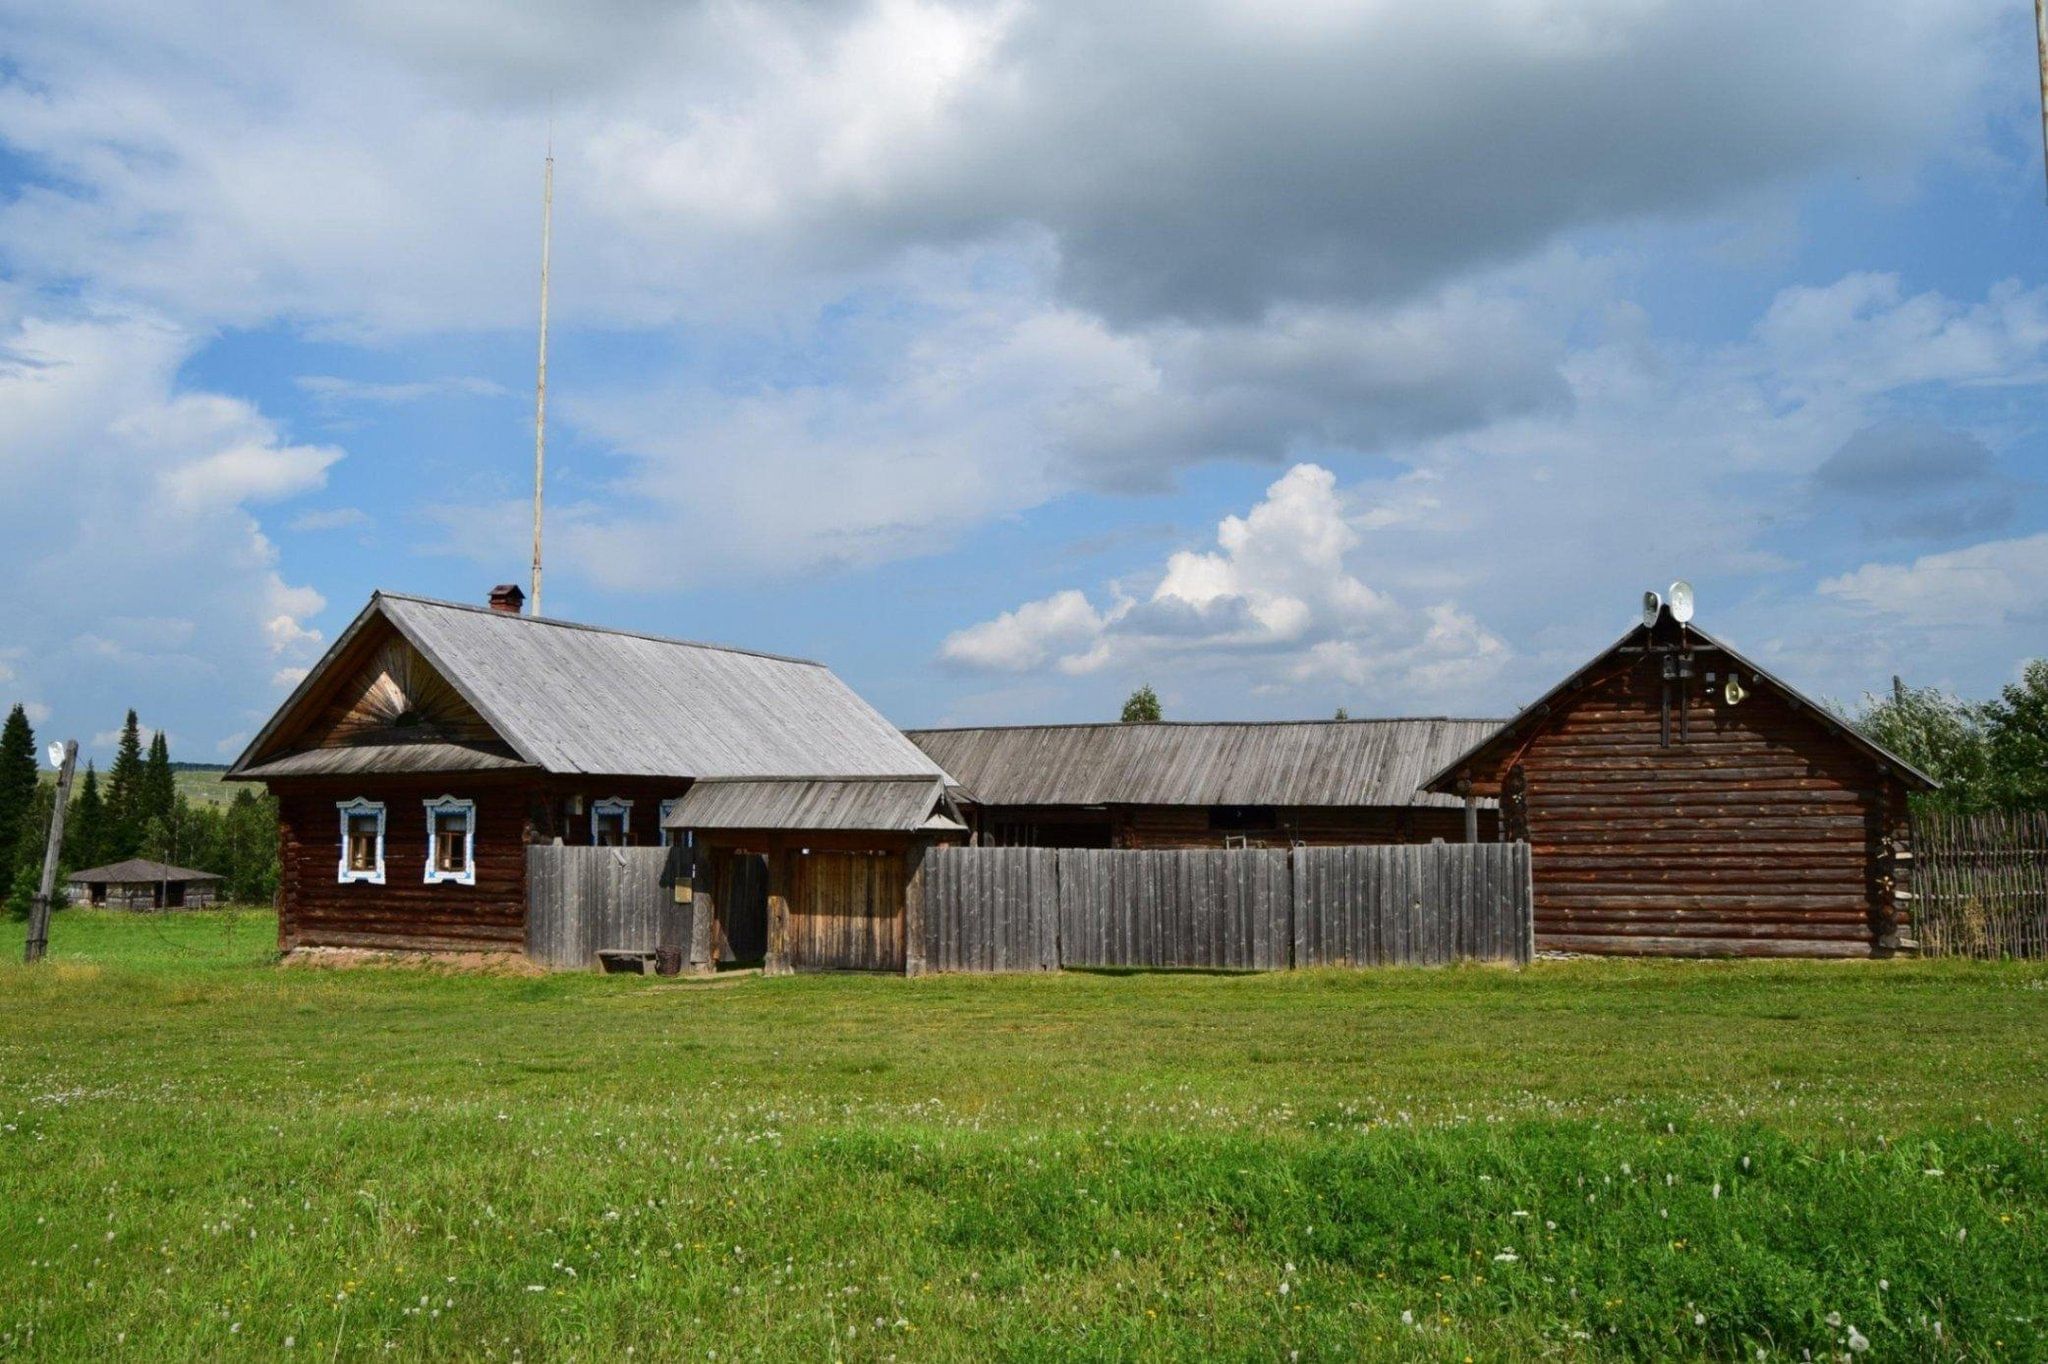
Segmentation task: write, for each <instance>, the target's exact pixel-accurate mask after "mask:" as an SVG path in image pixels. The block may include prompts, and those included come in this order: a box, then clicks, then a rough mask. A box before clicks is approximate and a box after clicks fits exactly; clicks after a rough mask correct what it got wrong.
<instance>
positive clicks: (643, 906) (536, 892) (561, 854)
mask: <svg viewBox="0 0 2048 1364" xmlns="http://www.w3.org/2000/svg"><path fill="white" fill-rule="evenodd" d="M667 857H668V854H667V853H666V851H665V850H663V849H661V848H567V847H554V846H552V845H545V844H544V845H536V846H534V847H531V848H528V849H527V850H526V875H527V895H528V902H529V910H528V915H527V929H526V951H527V955H529V956H530V957H532V958H533V959H534V960H535V961H537V962H539V963H540V964H541V965H542V966H546V967H549V968H552V969H554V970H563V971H573V970H582V969H585V968H588V967H591V966H595V965H596V964H597V954H598V953H599V952H604V951H623V952H653V951H654V950H655V949H656V948H658V947H662V946H664V945H666V946H676V945H679V944H681V943H684V942H687V941H689V938H690V933H689V929H688V927H687V925H685V924H684V923H683V920H684V919H686V918H687V917H688V916H689V914H690V913H691V907H690V906H685V905H678V904H677V903H675V894H674V892H673V891H672V890H669V889H665V888H664V887H663V886H662V885H661V870H662V866H663V864H664V863H665V862H666V861H667Z"/></svg>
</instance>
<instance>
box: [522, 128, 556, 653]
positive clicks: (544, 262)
mask: <svg viewBox="0 0 2048 1364" xmlns="http://www.w3.org/2000/svg"><path fill="white" fill-rule="evenodd" d="M540 205H541V207H540V370H539V375H538V377H537V378H536V379H535V381H534V386H533V602H532V605H531V606H529V607H528V608H527V609H528V610H530V611H531V612H532V613H533V614H534V615H536V616H537V615H539V614H540V497H541V485H542V483H543V482H544V481H545V479H546V475H547V453H548V255H549V253H550V251H551V249H552V247H553V237H554V224H555V146H554V137H553V135H552V134H550V135H549V137H548V160H547V169H546V170H545V171H544V172H543V173H542V176H541V192H540Z"/></svg>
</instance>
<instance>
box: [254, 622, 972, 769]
mask: <svg viewBox="0 0 2048 1364" xmlns="http://www.w3.org/2000/svg"><path fill="white" fill-rule="evenodd" d="M380 623H383V624H388V625H389V626H390V628H391V629H393V630H396V631H397V632H398V633H399V634H400V635H401V636H403V637H404V639H405V640H406V641H407V642H408V643H410V644H411V645H412V646H413V648H415V649H417V650H418V651H419V653H420V655H421V656H422V657H424V658H425V659H426V660H427V662H428V663H429V664H430V665H432V667H433V668H434V670H435V671H436V672H438V673H439V674H440V675H441V676H442V677H443V678H445V679H446V680H447V682H448V684H449V685H450V686H452V687H454V688H455V689H456V690H457V691H458V692H460V693H461V695H462V697H463V699H464V700H466V701H467V702H468V703H469V704H470V705H471V706H473V707H475V709H476V711H477V713H478V714H479V715H481V716H482V717H483V719H484V720H485V721H486V722H487V723H488V724H489V725H490V727H491V729H492V730H493V731H494V732H495V733H496V734H497V735H498V737H499V738H500V739H502V740H503V741H504V744H505V746H506V747H507V748H508V749H509V750H510V751H511V754H512V755H513V756H514V757H516V758H517V759H518V760H519V761H520V762H521V763H524V764H526V765H528V766H531V767H536V768H539V769H541V770H543V771H546V772H552V773H562V774H586V773H587V774H590V775H593V776H616V777H637V776H645V777H671V778H691V779H696V778H704V777H781V776H789V775H792V774H801V775H803V776H822V777H879V776H889V777H908V776H916V777H925V778H937V777H942V776H943V775H944V774H943V773H942V772H941V771H940V769H939V768H938V766H937V765H936V764H935V763H933V762H932V760H931V759H930V758H928V757H926V756H925V754H924V753H923V751H922V750H920V749H919V748H918V747H917V746H916V745H915V744H913V743H911V742H910V741H909V740H908V739H906V738H904V737H903V735H902V733H901V732H900V731H898V730H897V729H896V727H895V726H893V725H891V724H890V723H889V722H888V721H887V720H885V719H883V718H882V716H881V715H880V714H879V713H878V712H877V711H875V709H874V708H873V707H871V706H869V705H868V704H867V703H866V702H865V701H863V700H861V699H860V697H858V696H856V695H855V694H854V693H853V691H852V689H850V688H849V687H848V686H847V685H846V684H845V683H844V682H842V681H840V680H839V679H838V678H837V677H835V676H834V675H833V674H832V672H831V670H830V669H828V668H826V667H824V666H823V665H822V664H818V663H813V662H809V661H807V660H804V659H795V658H784V657H781V656H778V655H775V654H764V653H754V652H750V651H747V650H744V649H731V648H724V647H720V646H717V645H709V644H697V643H692V642H689V641H685V640H676V639H664V638H661V637H659V636H655V635H644V634H635V633H631V632H628V631H624V630H605V629H599V628H597V627H594V626H588V625H576V624H572V623H570V622H568V621H558V620H552V619H549V618H546V617H536V616H523V615H513V614H510V613H507V612H503V611H493V610H489V609H486V608H483V607H475V606H464V605H460V604H457V603H454V602H442V601H433V600H430V599H428V598H424V597H410V596H403V595H400V594H397V593H389V592H379V593H377V594H376V595H374V596H372V597H371V598H370V603H369V605H368V606H366V607H364V608H363V611H362V613H361V614H360V615H358V616H357V617H356V619H355V621H354V622H353V623H351V624H350V625H349V627H348V629H347V630H345V631H344V632H343V633H342V635H341V637H340V638H339V639H337V640H336V641H335V643H334V647H333V648H331V649H329V650H328V652H327V655H326V657H325V658H323V659H322V660H321V662H320V664H319V665H318V666H317V667H315V668H314V669H313V672H312V673H311V674H310V675H309V676H308V677H307V678H306V679H305V680H304V681H303V682H301V683H300V684H299V687H298V688H297V689H296V690H295V691H294V692H293V693H292V695H291V697H290V698H289V699H288V700H287V701H286V702H285V703H284V705H283V706H282V707H281V708H280V709H279V710H278V713H277V714H276V715H275V716H273V717H272V719H271V721H270V723H269V724H267V725H266V726H264V729H263V732H262V733H260V734H258V735H257V736H256V739H255V741H254V742H252V743H251V744H250V745H249V748H248V750H247V751H246V752H244V753H243V754H242V756H241V757H240V758H238V759H236V761H235V764H234V766H233V767H232V768H231V769H230V770H229V775H230V776H235V777H244V778H247V777H254V776H257V775H259V769H260V768H265V767H268V766H270V765H271V764H272V763H273V762H274V761H276V760H277V759H279V758H280V757H281V756H282V755H284V754H285V753H288V752H289V751H290V747H289V740H290V737H291V735H292V734H293V733H294V732H296V731H295V730H294V729H293V725H294V723H295V722H301V723H302V722H303V716H302V711H304V710H305V709H306V708H307V705H308V703H309V702H310V701H311V700H313V699H315V698H316V697H317V696H318V695H319V693H320V690H321V686H320V684H321V680H322V678H323V677H324V676H326V675H327V674H328V672H329V671H330V670H331V669H333V668H334V667H335V666H336V665H337V664H338V662H339V661H340V660H341V659H342V658H343V657H344V656H345V655H346V654H348V652H349V648H350V645H351V644H352V643H354V642H355V641H356V640H357V639H358V638H359V637H360V636H361V635H362V634H363V632H364V631H365V630H369V629H372V628H376V627H377V626H378V625H379V624H380Z"/></svg>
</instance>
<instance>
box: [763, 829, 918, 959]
mask: <svg viewBox="0 0 2048 1364" xmlns="http://www.w3.org/2000/svg"><path fill="white" fill-rule="evenodd" d="M794 860H795V863H796V878H795V879H796V884H795V886H794V887H793V888H792V890H793V893H792V895H791V896H790V906H789V949H790V965H791V966H793V967H795V968H796V969H797V970H799V971H901V970H902V969H903V889H904V879H905V878H904V859H903V854H902V853H900V852H824V851H813V852H811V853H809V854H807V855H804V856H800V857H797V858H796V859H794Z"/></svg>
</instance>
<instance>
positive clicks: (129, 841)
mask: <svg viewBox="0 0 2048 1364" xmlns="http://www.w3.org/2000/svg"><path fill="white" fill-rule="evenodd" d="M143 818H144V815H143V810H142V727H141V726H140V725H139V724H137V723H136V720H135V712H134V711H132V710H131V711H129V712H128V720H127V723H126V724H124V725H122V726H121V742H120V745H119V746H118V747H116V748H115V750H114V765H113V766H112V767H111V768H109V769H108V770H107V836H106V840H105V844H104V848H103V850H104V851H105V853H106V855H107V860H108V861H110V862H111V861H119V860H120V859H121V858H124V857H133V856H135V850H136V849H137V848H139V847H141V846H142V821H143Z"/></svg>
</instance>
